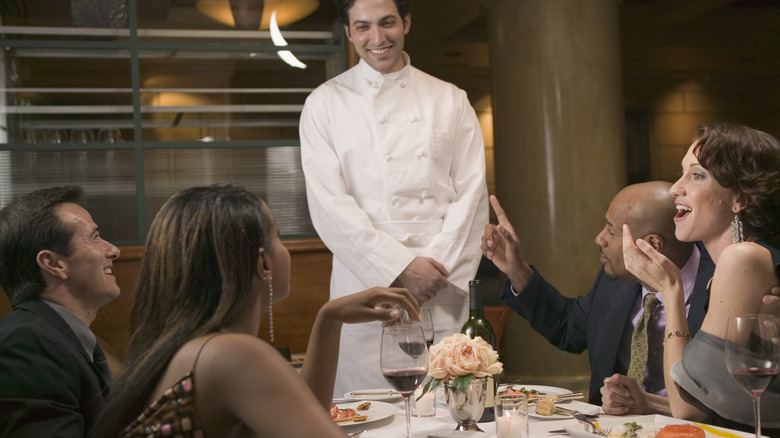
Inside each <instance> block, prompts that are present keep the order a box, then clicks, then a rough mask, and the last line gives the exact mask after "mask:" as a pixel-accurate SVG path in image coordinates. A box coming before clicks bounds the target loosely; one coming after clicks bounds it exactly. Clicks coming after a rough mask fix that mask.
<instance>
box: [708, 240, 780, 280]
mask: <svg viewBox="0 0 780 438" xmlns="http://www.w3.org/2000/svg"><path fill="white" fill-rule="evenodd" d="M717 270H721V271H729V272H730V273H732V274H738V273H739V272H744V273H745V274H759V273H764V274H772V275H774V274H773V273H774V265H773V264H772V255H771V254H770V253H769V250H768V249H767V248H765V247H763V246H761V245H759V244H757V243H755V242H742V243H735V244H732V245H729V246H727V247H726V248H724V249H723V252H722V253H721V254H720V258H719V259H718V265H717V267H716V271H717Z"/></svg>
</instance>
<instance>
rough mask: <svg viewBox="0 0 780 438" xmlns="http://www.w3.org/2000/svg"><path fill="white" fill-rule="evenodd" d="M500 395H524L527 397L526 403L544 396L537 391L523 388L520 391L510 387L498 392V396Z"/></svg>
mask: <svg viewBox="0 0 780 438" xmlns="http://www.w3.org/2000/svg"><path fill="white" fill-rule="evenodd" d="M502 394H510V395H511V394H525V395H527V396H528V401H531V400H536V399H537V398H539V397H540V396H545V395H547V394H545V393H544V392H540V391H537V390H535V389H525V387H522V388H520V389H515V388H513V387H511V386H507V387H505V388H502V389H500V390H499V391H498V395H502Z"/></svg>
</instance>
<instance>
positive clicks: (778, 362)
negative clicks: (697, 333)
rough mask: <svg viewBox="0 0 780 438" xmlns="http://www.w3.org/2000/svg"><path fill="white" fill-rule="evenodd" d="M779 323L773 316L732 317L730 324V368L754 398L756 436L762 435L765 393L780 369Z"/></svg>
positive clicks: (728, 359)
mask: <svg viewBox="0 0 780 438" xmlns="http://www.w3.org/2000/svg"><path fill="white" fill-rule="evenodd" d="M773 337H777V324H776V322H775V318H774V316H772V315H744V316H730V317H729V320H728V323H727V325H726V368H727V369H728V370H729V374H731V376H732V377H734V380H736V381H737V384H739V386H741V387H742V388H744V389H745V391H747V392H748V394H750V396H751V397H753V415H754V418H755V425H756V438H761V401H760V398H761V394H762V393H763V392H764V390H765V389H766V388H767V387H768V386H769V385H770V384H771V383H772V381H773V380H774V379H775V377H777V373H778V370H780V346H778V345H777V344H776V343H774V342H773V341H772V338H773Z"/></svg>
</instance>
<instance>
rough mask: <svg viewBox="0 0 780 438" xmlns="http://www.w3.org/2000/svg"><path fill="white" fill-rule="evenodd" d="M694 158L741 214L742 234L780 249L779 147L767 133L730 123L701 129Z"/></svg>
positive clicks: (696, 138) (696, 136) (698, 131)
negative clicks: (727, 193)
mask: <svg viewBox="0 0 780 438" xmlns="http://www.w3.org/2000/svg"><path fill="white" fill-rule="evenodd" d="M694 141H695V143H696V145H695V146H694V148H693V154H694V155H695V156H696V158H697V159H698V160H699V163H700V164H701V165H702V167H704V168H705V169H707V170H708V171H709V172H710V173H712V176H713V177H715V179H716V180H717V181H718V183H719V184H720V185H721V186H723V187H725V188H727V189H729V190H731V191H732V192H734V194H735V195H736V196H737V200H738V201H739V202H740V203H742V205H743V206H744V210H742V211H741V212H740V213H739V217H740V219H741V220H742V222H743V223H744V226H745V234H746V235H749V236H754V237H757V238H760V239H764V240H767V241H769V242H771V243H772V244H774V245H780V143H778V141H777V139H776V138H775V137H773V136H771V135H769V134H767V133H766V132H762V131H759V130H757V129H753V128H749V127H747V126H743V125H735V124H729V123H720V124H710V125H702V126H700V127H699V129H698V130H697V131H696V135H695V138H694Z"/></svg>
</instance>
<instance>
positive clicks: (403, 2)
mask: <svg viewBox="0 0 780 438" xmlns="http://www.w3.org/2000/svg"><path fill="white" fill-rule="evenodd" d="M333 1H334V2H335V3H336V10H337V11H338V13H339V20H340V21H341V24H343V25H345V26H349V10H350V9H352V6H353V5H354V4H355V0H333ZM393 3H395V7H396V8H397V9H398V15H400V16H401V18H405V17H406V16H407V15H409V0H393Z"/></svg>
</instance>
